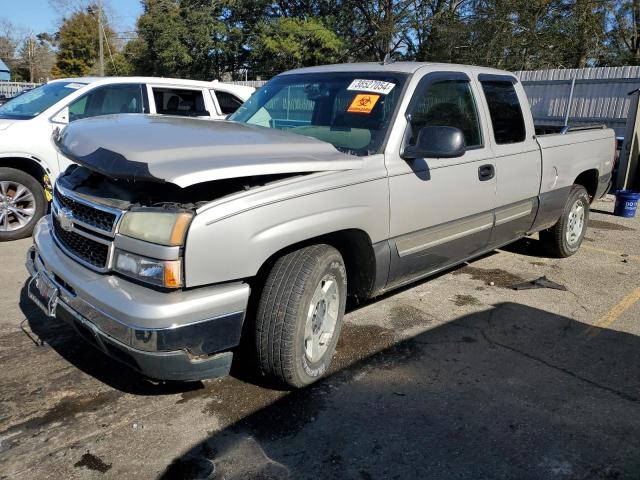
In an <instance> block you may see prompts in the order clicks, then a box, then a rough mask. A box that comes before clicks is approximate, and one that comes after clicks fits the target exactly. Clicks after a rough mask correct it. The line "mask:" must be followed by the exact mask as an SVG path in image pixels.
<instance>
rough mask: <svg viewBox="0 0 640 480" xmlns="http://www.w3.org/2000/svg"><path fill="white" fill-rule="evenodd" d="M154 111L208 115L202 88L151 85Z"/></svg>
mask: <svg viewBox="0 0 640 480" xmlns="http://www.w3.org/2000/svg"><path fill="white" fill-rule="evenodd" d="M153 99H154V100H155V102H156V112H157V113H160V114H162V115H180V116H183V117H208V116H209V112H208V111H207V108H206V107H205V104H204V96H203V95H202V90H186V89H182V88H160V87H153Z"/></svg>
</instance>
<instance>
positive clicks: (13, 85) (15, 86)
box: [0, 82, 40, 97]
mask: <svg viewBox="0 0 640 480" xmlns="http://www.w3.org/2000/svg"><path fill="white" fill-rule="evenodd" d="M38 85H40V84H39V83H29V82H0V95H4V96H5V97H13V96H14V95H15V94H16V93H18V92H20V91H22V90H24V89H25V88H35V87H37V86H38Z"/></svg>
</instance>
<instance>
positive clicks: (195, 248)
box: [27, 63, 615, 387]
mask: <svg viewBox="0 0 640 480" xmlns="http://www.w3.org/2000/svg"><path fill="white" fill-rule="evenodd" d="M229 120H230V121H216V122H211V121H208V122H207V121H202V120H198V119H191V118H178V117H175V118H174V117H167V116H162V117H160V116H154V115H142V114H141V115H126V116H124V115H113V116H108V117H99V118H94V119H87V120H81V121H78V122H74V123H72V124H70V125H68V126H67V127H66V128H64V130H62V131H61V132H60V133H59V134H58V135H57V137H56V138H55V142H56V144H57V146H58V148H59V151H60V152H61V154H62V155H64V156H66V157H67V158H69V159H71V160H73V161H74V162H75V163H76V164H75V165H72V166H71V167H69V169H68V170H67V171H66V172H65V173H64V174H63V175H61V176H60V177H59V179H58V181H57V182H56V185H55V191H54V200H53V205H52V212H51V215H49V216H47V217H45V218H43V219H42V220H41V221H40V223H39V224H38V225H37V227H36V230H35V233H34V240H35V242H34V246H33V248H32V249H31V250H30V251H29V254H28V258H27V267H28V269H29V271H30V273H31V276H32V279H31V281H30V283H29V285H28V287H27V288H28V294H29V296H30V297H31V298H32V299H33V300H34V301H35V302H36V303H37V304H38V305H40V306H41V308H42V309H43V310H44V311H45V312H46V313H47V314H48V315H50V316H57V317H58V318H61V319H63V320H65V321H67V322H69V323H70V324H71V325H73V326H74V327H75V328H76V330H77V331H78V333H80V334H81V335H82V336H83V337H84V338H85V339H86V340H87V341H89V342H91V343H92V344H93V345H94V346H96V347H97V348H99V349H100V350H102V351H103V352H105V353H106V354H108V355H110V356H112V357H113V358H115V359H117V360H119V361H121V362H124V363H125V364H127V365H129V366H131V367H133V368H135V369H137V370H138V371H140V372H142V373H143V374H144V375H146V376H148V377H152V378H157V379H167V380H196V379H204V378H211V377H215V376H220V375H224V374H226V373H227V372H228V371H229V368H230V364H231V360H232V356H233V353H234V351H235V352H238V348H237V347H238V346H239V345H240V343H241V340H243V344H249V345H253V347H254V348H253V349H254V353H255V357H256V361H257V364H258V366H259V368H260V369H261V371H262V372H263V373H264V374H265V375H267V376H269V377H271V378H272V379H274V380H276V381H280V382H282V383H284V384H288V385H290V386H293V387H302V386H305V385H307V384H310V383H311V382H313V381H315V380H317V379H318V378H319V377H320V376H322V375H323V373H324V372H325V371H326V370H327V368H328V366H329V364H330V362H331V359H332V356H333V354H334V352H335V348H336V343H337V341H338V337H339V335H340V328H341V324H342V318H343V314H344V311H345V303H346V299H347V296H353V297H358V298H370V297H375V296H377V295H380V294H381V293H383V292H386V291H388V290H391V289H393V288H396V287H398V286H401V285H405V284H407V283H409V282H413V281H415V280H417V279H420V278H423V277H425V276H428V275H430V274H433V273H435V272H438V271H440V270H443V269H446V268H449V267H451V266H452V265H455V264H458V263H461V262H464V261H466V260H469V259H471V258H474V257H477V256H479V255H482V254H483V253H485V252H487V251H490V250H492V249H495V248H498V247H500V246H502V245H505V244H507V243H510V242H513V241H514V240H517V239H519V238H522V237H524V236H526V235H529V234H531V233H533V232H540V237H541V239H542V241H543V242H545V244H546V245H547V246H548V248H549V250H550V252H552V253H553V254H555V255H557V256H560V257H567V256H570V255H572V254H574V253H575V252H576V251H577V250H578V248H579V247H580V244H581V242H582V239H583V237H584V234H585V230H586V227H587V221H588V217H589V205H590V203H591V202H592V201H593V200H594V199H596V198H598V197H600V196H602V195H603V194H604V193H605V192H606V190H607V188H608V185H609V182H610V177H611V169H612V162H613V159H614V149H615V138H614V132H613V131H612V130H609V129H606V128H603V127H594V128H590V129H584V128H583V129H579V130H571V129H563V131H562V132H558V133H551V134H549V133H548V132H542V131H539V132H536V127H535V126H534V124H533V121H532V117H531V114H530V111H529V107H528V103H527V99H526V97H525V93H524V90H523V89H522V86H521V84H520V83H519V82H518V80H517V78H516V77H515V76H513V75H512V74H510V73H508V72H504V71H497V70H491V69H487V68H477V67H468V66H460V65H449V64H425V63H392V64H347V65H332V66H321V67H313V68H306V69H300V70H295V71H291V72H286V73H283V74H281V75H278V76H277V77H275V78H274V79H273V80H271V81H270V82H269V83H268V84H267V85H266V86H264V87H263V88H262V89H260V90H259V91H258V92H256V93H255V94H254V95H253V96H252V97H251V98H250V99H249V100H248V101H247V102H246V103H245V104H244V105H243V106H242V107H241V108H240V109H239V110H238V111H237V112H236V113H235V114H233V115H232V116H231V117H230V119H229ZM242 351H244V349H243V350H242ZM247 351H249V350H247Z"/></svg>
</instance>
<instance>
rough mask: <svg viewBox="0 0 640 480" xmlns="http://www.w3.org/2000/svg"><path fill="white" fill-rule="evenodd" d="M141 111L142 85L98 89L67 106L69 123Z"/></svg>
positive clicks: (111, 86) (142, 107) (110, 86)
mask: <svg viewBox="0 0 640 480" xmlns="http://www.w3.org/2000/svg"><path fill="white" fill-rule="evenodd" d="M143 111H144V106H143V97H142V85H137V84H136V85H109V86H105V87H98V88H96V89H95V90H92V91H90V92H89V93H87V94H86V95H84V96H82V97H80V98H79V99H78V100H76V101H75V102H73V103H72V104H71V105H69V121H70V122H73V121H74V120H80V119H82V118H88V117H97V116H100V115H111V114H115V113H142V112H143Z"/></svg>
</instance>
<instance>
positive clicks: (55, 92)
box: [0, 82, 85, 120]
mask: <svg viewBox="0 0 640 480" xmlns="http://www.w3.org/2000/svg"><path fill="white" fill-rule="evenodd" d="M84 86H85V84H84V83H78V82H53V83H47V84H46V85H42V86H40V87H38V88H34V89H33V90H30V91H28V92H26V93H23V94H22V95H19V96H17V97H15V98H12V99H11V100H9V101H8V102H7V103H5V104H4V105H2V106H0V118H9V119H15V120H28V119H30V118H34V117H36V116H38V115H40V113H42V112H43V111H45V110H46V109H47V108H49V107H50V106H52V105H54V104H56V103H57V102H59V101H60V100H62V99H63V98H64V97H66V96H67V95H70V94H72V93H73V92H75V91H76V90H78V89H79V88H82V87H84Z"/></svg>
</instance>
